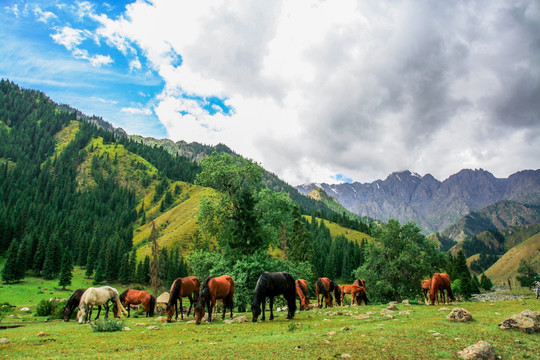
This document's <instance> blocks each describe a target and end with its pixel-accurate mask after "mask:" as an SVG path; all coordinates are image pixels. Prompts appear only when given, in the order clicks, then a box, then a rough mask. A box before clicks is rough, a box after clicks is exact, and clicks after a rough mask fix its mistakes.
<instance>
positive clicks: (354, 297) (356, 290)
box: [340, 284, 367, 306]
mask: <svg viewBox="0 0 540 360" xmlns="http://www.w3.org/2000/svg"><path fill="white" fill-rule="evenodd" d="M340 288H341V305H343V298H344V296H345V294H351V304H350V305H349V306H351V305H352V304H354V302H355V301H356V304H357V305H360V304H361V301H359V300H358V299H362V300H364V302H365V304H366V305H367V297H366V288H365V287H363V286H358V285H354V284H353V285H341V286H340Z"/></svg>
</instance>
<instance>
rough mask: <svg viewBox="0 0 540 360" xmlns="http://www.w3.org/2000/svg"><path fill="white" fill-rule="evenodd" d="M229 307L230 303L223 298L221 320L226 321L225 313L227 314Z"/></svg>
mask: <svg viewBox="0 0 540 360" xmlns="http://www.w3.org/2000/svg"><path fill="white" fill-rule="evenodd" d="M227 305H229V302H228V301H227V298H226V297H224V298H223V315H221V320H225V313H226V312H227Z"/></svg>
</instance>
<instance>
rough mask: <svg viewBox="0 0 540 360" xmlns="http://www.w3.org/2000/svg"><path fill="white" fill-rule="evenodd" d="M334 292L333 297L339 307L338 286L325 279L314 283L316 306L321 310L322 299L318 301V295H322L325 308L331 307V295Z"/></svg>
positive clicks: (319, 279) (339, 293) (339, 292)
mask: <svg viewBox="0 0 540 360" xmlns="http://www.w3.org/2000/svg"><path fill="white" fill-rule="evenodd" d="M332 291H334V296H335V297H336V303H338V305H340V304H341V303H340V301H341V290H340V288H339V285H338V284H337V283H335V282H333V281H332V280H330V279H329V278H327V277H322V278H318V279H317V282H316V283H315V292H316V293H317V306H318V307H319V308H322V298H321V299H320V300H319V294H322V295H323V298H324V301H325V303H326V307H332V306H333V305H332V300H333V299H332V294H331V292H332Z"/></svg>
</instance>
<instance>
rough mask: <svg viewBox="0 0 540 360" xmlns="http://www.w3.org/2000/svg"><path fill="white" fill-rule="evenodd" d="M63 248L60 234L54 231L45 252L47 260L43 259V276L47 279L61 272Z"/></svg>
mask: <svg viewBox="0 0 540 360" xmlns="http://www.w3.org/2000/svg"><path fill="white" fill-rule="evenodd" d="M61 254H62V252H61V248H60V239H59V238H58V234H57V233H54V234H53V235H52V236H51V238H50V239H49V242H48V244H47V250H46V252H45V260H44V261H43V271H42V274H43V277H44V278H45V279H49V280H50V279H54V278H55V277H56V276H57V275H58V273H59V272H60V267H61V262H62V258H61V256H62V255H61Z"/></svg>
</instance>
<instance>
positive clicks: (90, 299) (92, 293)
mask: <svg viewBox="0 0 540 360" xmlns="http://www.w3.org/2000/svg"><path fill="white" fill-rule="evenodd" d="M109 301H112V302H113V303H114V302H116V306H117V309H120V311H122V313H123V314H124V315H127V311H126V309H124V307H123V306H122V303H121V302H120V297H119V296H118V290H116V289H115V288H112V287H110V286H102V287H99V288H94V287H91V288H88V289H86V291H85V292H84V294H82V296H81V301H80V302H79V312H77V319H78V322H79V324H82V323H83V322H86V321H88V319H89V318H90V317H91V316H92V308H90V311H88V308H89V306H92V305H103V306H104V307H105V310H106V311H107V312H106V313H105V319H106V318H107V316H108V315H109ZM114 315H115V317H117V316H118V314H117V313H116V312H115V314H114Z"/></svg>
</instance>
